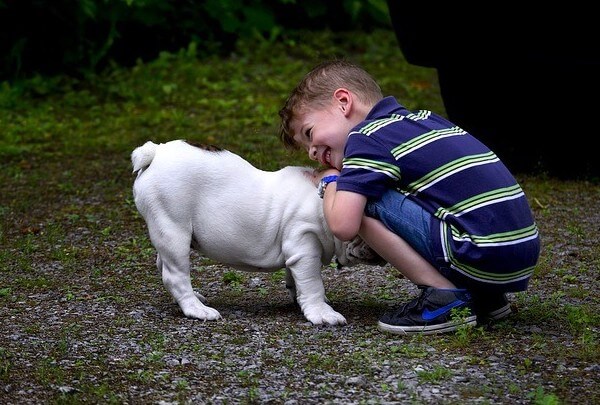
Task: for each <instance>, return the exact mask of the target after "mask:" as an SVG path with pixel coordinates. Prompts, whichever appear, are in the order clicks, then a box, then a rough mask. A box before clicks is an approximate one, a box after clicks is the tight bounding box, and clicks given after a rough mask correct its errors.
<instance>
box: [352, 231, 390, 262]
mask: <svg viewBox="0 0 600 405" xmlns="http://www.w3.org/2000/svg"><path fill="white" fill-rule="evenodd" d="M346 257H347V258H348V260H349V261H350V262H358V263H364V264H370V265H373V266H384V265H385V264H386V263H387V262H386V261H385V260H384V259H383V257H381V256H379V255H378V254H377V252H375V251H374V250H373V249H371V247H370V246H369V245H367V243H366V242H365V241H364V240H363V239H362V238H361V237H360V236H356V237H355V238H354V239H352V240H351V241H350V242H349V243H348V244H347V245H346Z"/></svg>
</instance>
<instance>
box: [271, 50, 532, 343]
mask: <svg viewBox="0 0 600 405" xmlns="http://www.w3.org/2000/svg"><path fill="white" fill-rule="evenodd" d="M279 115H280V117H281V119H282V122H281V139H282V141H283V143H284V145H285V146H286V147H287V148H297V149H298V148H303V149H305V150H306V151H307V152H308V155H309V157H310V158H311V159H312V160H316V161H318V162H319V163H320V164H321V165H323V166H325V167H327V169H326V170H324V171H323V172H322V173H321V174H320V175H319V176H317V179H316V181H318V192H319V194H320V195H321V196H322V198H323V209H324V214H325V218H326V220H327V224H328V225H329V227H330V228H331V231H332V232H333V233H334V234H335V236H336V237H338V238H340V239H341V240H349V239H352V238H353V237H354V236H356V235H357V234H358V235H360V236H361V237H362V238H363V239H364V240H365V242H367V244H369V246H371V247H372V248H373V249H374V250H375V251H376V252H377V253H378V254H379V255H380V256H381V257H383V258H384V259H385V260H387V261H388V262H389V263H390V264H391V265H393V266H394V267H396V268H397V269H398V270H399V271H400V272H401V273H402V274H403V275H404V276H405V277H406V278H408V279H409V280H410V281H412V282H413V283H415V284H416V285H418V286H419V288H420V289H421V294H420V296H418V297H416V298H414V299H413V300H411V301H410V302H408V303H406V304H404V305H402V306H401V307H400V308H398V309H396V310H393V311H391V312H388V313H385V314H384V315H383V316H382V317H381V318H380V320H379V322H378V327H379V329H380V330H382V331H385V332H390V333H397V334H416V333H423V334H432V333H441V332H448V331H453V330H455V329H456V328H457V327H458V326H460V325H462V324H465V325H474V324H476V322H477V319H479V321H483V320H486V319H494V320H497V319H501V318H504V317H505V316H507V315H509V314H510V312H511V309H510V303H509V302H508V300H507V298H506V294H505V293H506V292H514V291H524V290H526V289H527V284H528V282H529V278H530V277H531V274H532V273H533V270H534V268H535V265H536V263H537V260H538V258H539V253H540V240H539V234H538V230H537V226H536V224H535V222H534V219H533V216H532V213H531V209H530V207H529V203H528V201H527V199H526V197H525V194H524V193H523V190H522V189H521V187H520V186H519V184H518V183H517V181H516V180H515V178H514V177H513V175H512V174H511V173H510V172H509V171H508V169H507V168H506V167H505V166H504V164H503V163H502V162H501V161H500V160H499V159H498V157H497V156H496V155H495V154H494V153H493V152H491V151H490V150H489V149H488V148H487V147H486V146H485V145H483V144H482V143H481V142H479V141H478V140H477V139H475V138H474V137H473V136H471V135H470V134H468V133H467V132H465V131H464V130H462V129H461V128H459V127H457V126H456V125H454V124H452V123H451V122H449V121H447V120H446V119H444V118H442V117H441V116H438V115H436V114H434V113H432V112H430V111H416V112H411V111H408V110H407V109H406V108H404V107H403V106H402V105H400V104H398V102H397V101H396V99H395V98H393V97H385V98H384V97H383V95H382V92H381V89H380V87H379V85H378V84H377V83H376V82H375V80H374V79H373V78H372V77H371V76H370V75H369V74H368V73H367V72H366V71H364V70H363V69H362V68H360V67H359V66H357V65H355V64H353V63H351V62H348V61H343V60H334V61H329V62H325V63H322V64H320V65H318V66H317V67H315V68H314V69H313V70H312V71H311V72H309V73H308V74H307V75H306V76H305V77H304V78H303V79H302V80H301V82H300V83H299V84H298V86H296V88H295V89H294V90H293V91H292V93H291V95H290V96H289V98H288V99H287V101H286V103H285V105H284V107H283V108H282V109H281V110H280V112H279ZM456 310H460V312H459V313H460V314H461V315H460V316H455V313H456V312H455V311H456Z"/></svg>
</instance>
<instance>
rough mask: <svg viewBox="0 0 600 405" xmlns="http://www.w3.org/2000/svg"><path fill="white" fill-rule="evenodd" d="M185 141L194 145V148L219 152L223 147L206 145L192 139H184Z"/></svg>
mask: <svg viewBox="0 0 600 405" xmlns="http://www.w3.org/2000/svg"><path fill="white" fill-rule="evenodd" d="M185 142H186V143H188V144H190V145H192V146H195V147H196V148H200V149H204V150H207V151H209V152H221V151H222V150H223V148H220V147H218V146H215V145H207V144H204V143H198V142H194V141H191V142H190V141H185Z"/></svg>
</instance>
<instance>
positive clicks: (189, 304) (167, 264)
mask: <svg viewBox="0 0 600 405" xmlns="http://www.w3.org/2000/svg"><path fill="white" fill-rule="evenodd" d="M167 221H168V220H163V221H162V223H161V224H156V223H153V221H152V220H151V221H148V230H149V231H150V239H151V240H152V244H153V245H154V247H155V248H156V250H157V252H158V255H157V259H156V265H157V267H158V270H159V271H160V273H161V276H162V281H163V284H164V286H165V288H166V289H167V291H169V293H170V294H171V296H172V297H173V299H174V300H175V301H176V302H177V304H178V305H179V307H180V308H181V310H182V311H183V314H184V315H185V316H186V317H188V318H197V319H203V320H214V319H219V318H221V315H220V314H219V312H218V311H217V310H216V309H214V308H211V307H208V306H206V305H204V304H203V303H202V302H201V300H200V299H199V297H198V294H196V293H195V292H194V290H193V288H192V281H191V276H190V241H191V232H190V231H189V230H187V229H182V227H181V226H178V225H177V224H176V222H171V221H168V223H167Z"/></svg>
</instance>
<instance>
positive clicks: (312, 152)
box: [308, 146, 317, 160]
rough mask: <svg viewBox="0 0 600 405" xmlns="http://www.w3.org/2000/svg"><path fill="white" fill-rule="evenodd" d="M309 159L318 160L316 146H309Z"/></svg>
mask: <svg viewBox="0 0 600 405" xmlns="http://www.w3.org/2000/svg"><path fill="white" fill-rule="evenodd" d="M308 157H309V158H310V159H312V160H317V148H315V147H314V146H309V147H308Z"/></svg>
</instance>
